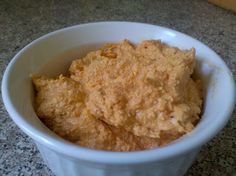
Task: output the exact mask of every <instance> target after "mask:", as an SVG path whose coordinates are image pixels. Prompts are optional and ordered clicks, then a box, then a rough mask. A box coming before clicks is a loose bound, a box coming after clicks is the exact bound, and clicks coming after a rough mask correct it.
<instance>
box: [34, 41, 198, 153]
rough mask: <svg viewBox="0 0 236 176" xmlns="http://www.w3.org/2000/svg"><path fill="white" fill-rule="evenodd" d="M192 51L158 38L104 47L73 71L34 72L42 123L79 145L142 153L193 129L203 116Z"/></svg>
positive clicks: (78, 64)
mask: <svg viewBox="0 0 236 176" xmlns="http://www.w3.org/2000/svg"><path fill="white" fill-rule="evenodd" d="M194 66H195V50H194V49H191V50H184V51H183V50H180V49H178V48H174V47H170V46H167V45H165V44H163V43H161V42H160V41H155V40H147V41H143V42H142V43H140V44H137V45H134V44H131V43H130V42H129V41H127V40H124V41H123V42H121V43H118V44H107V45H105V46H104V47H103V48H101V49H100V50H97V51H93V52H90V53H88V54H87V55H86V56H85V57H84V58H80V59H77V60H74V61H73V62H72V64H71V66H70V69H69V74H68V76H63V75H60V76H59V77H57V78H47V77H43V76H33V77H32V80H33V83H34V86H35V90H36V96H35V109H36V113H37V115H38V116H39V118H40V119H41V120H42V122H43V123H45V125H46V126H47V127H48V128H50V129H51V130H52V131H54V132H55V133H56V134H58V135H59V136H61V137H63V138H65V139H67V140H69V141H71V142H74V143H77V144H79V145H81V146H85V147H89V148H94V149H100V150H112V151H133V150H144V149H149V148H153V147H157V146H161V145H164V144H168V143H170V142H171V141H173V140H175V139H177V138H179V137H180V136H182V135H184V134H186V133H188V132H190V131H191V130H192V129H193V128H194V126H195V125H196V124H197V122H198V120H199V114H200V112H201V106H202V96H201V84H200V81H198V80H193V79H192V78H191V75H192V74H193V70H194Z"/></svg>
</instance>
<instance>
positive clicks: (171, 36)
mask: <svg viewBox="0 0 236 176" xmlns="http://www.w3.org/2000/svg"><path fill="white" fill-rule="evenodd" d="M123 39H129V40H130V41H132V42H140V41H142V40H147V39H161V40H162V41H163V42H165V43H167V44H169V45H171V46H176V47H179V48H181V49H190V48H192V47H194V48H196V58H197V68H196V72H195V73H196V75H197V77H199V78H200V79H202V80H203V83H204V92H205V93H204V94H205V98H204V111H203V114H202V117H201V121H200V122H199V124H198V125H197V126H196V128H195V129H194V130H193V131H192V132H191V133H190V134H188V135H185V136H184V137H182V138H181V139H179V140H177V141H175V142H174V143H172V144H170V145H169V146H171V145H175V144H178V143H181V142H184V141H186V142H188V143H185V144H189V145H192V144H194V145H195V144H197V143H198V145H202V144H203V143H205V142H206V141H208V140H209V139H210V138H212V137H213V136H214V135H215V134H216V133H217V132H218V131H219V130H220V129H221V128H223V126H224V125H225V123H226V122H227V119H228V116H229V114H230V112H231V111H232V109H233V102H234V98H232V97H234V87H233V81H232V80H233V79H232V75H231V73H230V71H229V70H228V68H227V67H226V65H225V63H224V62H223V61H222V60H221V59H220V58H219V56H218V55H217V54H215V53H214V52H213V51H212V50H211V49H209V48H208V47H207V46H205V45H204V44H202V43H200V42H199V41H197V40H195V39H193V38H191V37H188V36H187V35H184V34H182V33H179V32H176V31H173V30H170V29H166V28H162V27H158V26H153V25H145V24H138V23H124V22H123V23H122V22H119V23H96V24H88V25H81V26H75V27H71V28H67V29H65V30H60V31H57V32H54V33H51V34H49V35H46V36H44V37H42V38H40V39H38V40H36V41H34V42H33V43H31V44H30V45H28V46H27V47H25V48H24V49H23V50H22V51H21V52H20V53H19V54H18V55H16V56H15V58H14V59H13V60H12V62H11V63H10V64H9V66H8V69H7V71H6V73H5V76H4V80H3V84H4V85H3V88H2V90H3V99H4V103H5V105H6V108H7V110H8V112H9V113H10V115H11V117H12V118H13V120H14V121H15V122H16V123H17V124H18V125H19V126H20V128H21V129H22V130H24V131H25V132H26V133H28V134H29V135H30V136H31V137H33V138H35V136H36V135H35V134H33V132H32V129H30V127H32V128H35V129H37V132H41V133H42V134H49V136H51V137H52V136H53V137H54V138H57V137H56V136H55V135H54V134H53V133H51V132H50V131H49V130H48V129H47V128H46V127H45V126H44V125H43V124H42V123H41V122H40V121H39V119H38V118H37V116H36V114H35V112H34V109H33V106H32V99H33V89H32V83H31V79H30V74H44V75H48V76H56V75H58V74H60V73H65V71H66V70H67V69H68V66H69V65H70V63H71V61H72V60H73V59H76V58H80V57H81V56H84V55H85V54H86V53H87V52H88V51H91V50H94V49H97V48H99V46H101V45H102V44H103V43H106V42H119V41H121V40H123ZM4 86H5V87H4ZM38 136H39V137H38V139H39V138H40V140H41V142H42V141H43V142H46V143H51V141H50V139H48V138H44V137H42V135H41V134H38ZM193 138H194V140H193ZM197 140H199V142H197ZM191 142H192V143H191ZM183 145H184V143H183ZM167 147H168V146H166V148H167ZM191 147H196V146H191ZM164 148H165V147H163V149H164Z"/></svg>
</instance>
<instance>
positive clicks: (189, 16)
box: [0, 0, 236, 176]
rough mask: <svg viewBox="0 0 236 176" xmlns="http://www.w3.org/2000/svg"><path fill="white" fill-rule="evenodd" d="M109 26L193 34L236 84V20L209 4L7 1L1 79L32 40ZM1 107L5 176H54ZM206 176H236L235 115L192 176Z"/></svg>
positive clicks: (189, 0) (1, 14) (0, 22)
mask: <svg viewBox="0 0 236 176" xmlns="http://www.w3.org/2000/svg"><path fill="white" fill-rule="evenodd" d="M107 20H125V21H137V22H145V23H152V24H157V25H161V26H166V27H169V28H172V29H175V30H178V31H181V32H184V33H186V34H189V35H191V36H193V37H195V38H197V39H198V40H200V41H202V42H204V43H205V44H207V45H208V46H209V47H211V48H212V49H214V50H215V51H216V52H217V53H218V54H219V55H220V56H221V57H222V58H223V59H224V60H225V61H226V63H227V64H228V66H229V67H230V68H231V70H232V72H233V74H234V78H236V14H235V13H233V12H230V11H227V10H224V9H221V8H219V7H216V6H214V5H212V4H209V3H207V2H206V1H204V0H157V1H154V0H140V1H135V0H126V1H125V0H119V1H116V0H111V1H108V0H98V1H95V0H94V1H92V0H87V1H86V0H81V1H79V0H77V1H76V0H70V1H66V0H64V1H63V0H58V1H57V0H40V1H36V0H10V1H8V0H1V1H0V70H1V72H0V73H1V75H0V76H1V78H2V75H3V72H4V70H5V68H6V65H7V64H8V62H9V61H10V60H11V58H12V57H13V56H14V55H15V54H16V53H17V52H18V51H19V50H20V49H21V48H22V47H24V46H25V45H26V44H28V43H29V42H31V41H32V40H34V39H36V38H38V37H40V36H42V35H44V34H46V33H48V32H51V31H54V30H56V29H60V28H63V27H66V26H71V25H75V24H80V23H86V22H94V21H107ZM0 103H1V104H0V175H1V176H2V175H11V176H17V175H19V176H28V175H32V176H39V175H42V176H49V175H53V174H52V173H51V171H50V170H49V169H48V167H47V166H46V165H45V164H44V162H43V161H42V159H41V156H40V153H39V152H38V150H37V149H36V147H35V145H34V143H33V142H32V140H31V139H30V138H29V137H27V136H26V135H25V134H24V133H23V132H21V130H19V128H18V127H16V125H15V124H14V123H13V122H12V120H11V119H10V118H9V116H8V114H7V112H6V110H5V108H4V106H3V104H2V101H1V102H0ZM200 175H201V176H210V175H212V176H222V175H227V176H232V175H236V112H235V111H234V114H233V116H232V118H231V120H230V122H229V123H228V124H227V126H226V127H225V128H224V130H223V131H222V132H221V133H220V134H219V135H218V136H217V137H215V138H214V139H213V140H212V141H211V142H209V143H208V144H207V145H205V146H204V147H203V149H202V150H201V152H200V154H199V155H198V157H197V160H196V161H195V163H194V164H193V166H192V167H191V168H190V169H189V171H188V173H187V174H186V176H200Z"/></svg>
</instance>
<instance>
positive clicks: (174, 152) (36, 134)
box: [1, 21, 236, 165]
mask: <svg viewBox="0 0 236 176" xmlns="http://www.w3.org/2000/svg"><path fill="white" fill-rule="evenodd" d="M112 24H120V25H123V24H137V25H147V26H150V27H155V28H159V29H161V30H165V31H170V32H174V33H177V34H181V35H184V36H185V37H187V38H191V39H192V40H194V41H195V42H197V43H199V44H201V45H203V46H204V47H206V48H207V49H208V50H210V51H212V52H213V53H214V54H215V55H216V59H217V60H220V62H221V64H222V67H223V68H224V69H225V70H226V72H227V73H228V76H229V78H230V83H231V85H230V87H229V90H230V92H229V94H230V95H231V96H229V99H228V101H229V102H230V106H229V107H228V108H227V110H226V111H225V113H224V116H223V117H222V118H221V120H219V121H217V122H215V124H214V125H211V126H209V128H207V129H204V130H205V131H204V133H199V134H198V135H197V136H196V137H195V138H191V139H189V138H188V139H186V140H181V141H179V142H177V143H173V144H171V145H167V146H164V147H158V148H155V149H150V150H143V151H133V152H112V151H101V150H95V149H89V148H84V147H80V146H78V145H75V144H72V143H70V142H68V141H66V140H64V139H61V138H55V137H52V136H50V135H49V134H48V133H47V132H45V131H41V130H39V129H37V128H35V127H34V126H33V125H32V124H30V123H29V122H27V121H26V120H25V119H24V117H22V116H21V115H20V113H19V112H18V111H17V109H15V108H14V105H13V103H12V101H11V98H10V95H9V91H8V81H9V73H10V71H11V68H12V66H13V65H14V63H15V62H16V60H17V59H18V58H20V56H21V55H22V53H24V52H25V51H26V50H27V49H29V48H30V47H31V46H32V45H34V44H36V43H37V42H39V41H41V40H45V39H47V38H49V37H51V36H53V35H55V34H58V33H61V32H64V31H66V30H70V29H74V28H80V27H83V26H89V27H95V26H96V25H112ZM1 89H2V98H3V103H4V105H5V107H6V110H7V111H8V113H9V115H10V117H11V118H12V119H13V121H14V122H15V123H16V124H17V126H19V127H20V128H21V129H22V130H23V131H24V132H25V133H26V134H28V135H29V136H30V137H31V138H33V139H34V140H35V141H36V142H37V143H39V144H41V145H45V146H47V147H48V148H50V149H51V150H53V151H56V152H57V153H61V154H63V155H65V156H69V157H72V158H74V159H79V160H84V161H89V162H96V163H106V164H120V165H126V164H139V163H143V162H152V161H163V160H166V159H168V158H173V157H176V156H179V155H183V154H185V153H188V152H190V151H191V150H194V149H197V148H199V147H200V146H202V145H203V144H205V143H206V142H208V141H209V140H210V139H211V138H213V137H214V136H215V135H216V134H217V133H218V132H219V131H220V130H221V129H222V128H223V127H224V126H225V125H226V123H227V121H228V120H229V118H230V115H231V113H232V112H233V109H234V104H235V97H236V95H235V85H234V79H233V75H232V73H231V72H230V70H229V68H228V67H227V65H226V64H225V62H224V61H223V59H221V57H220V56H219V55H217V54H216V53H215V52H214V51H213V50H212V49H210V48H209V47H208V46H206V45H205V44H203V43H201V42H200V41H198V40H197V39H194V38H193V37H190V36H189V35H187V34H184V33H181V32H178V31H175V30H172V29H169V28H166V27H162V26H158V25H153V24H147V23H138V22H127V21H102V22H93V23H84V24H79V25H74V26H70V27H66V28H62V29H59V30H56V31H54V32H50V33H48V34H46V35H43V36H41V37H40V38H38V39H36V40H34V41H32V42H31V43H29V44H28V45H26V46H25V47H24V48H23V49H21V50H20V51H19V52H18V53H17V54H16V55H15V56H14V57H13V59H12V60H11V61H10V63H9V64H8V66H7V68H6V70H5V73H4V75H3V79H2V88H1ZM206 134H207V135H206Z"/></svg>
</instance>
